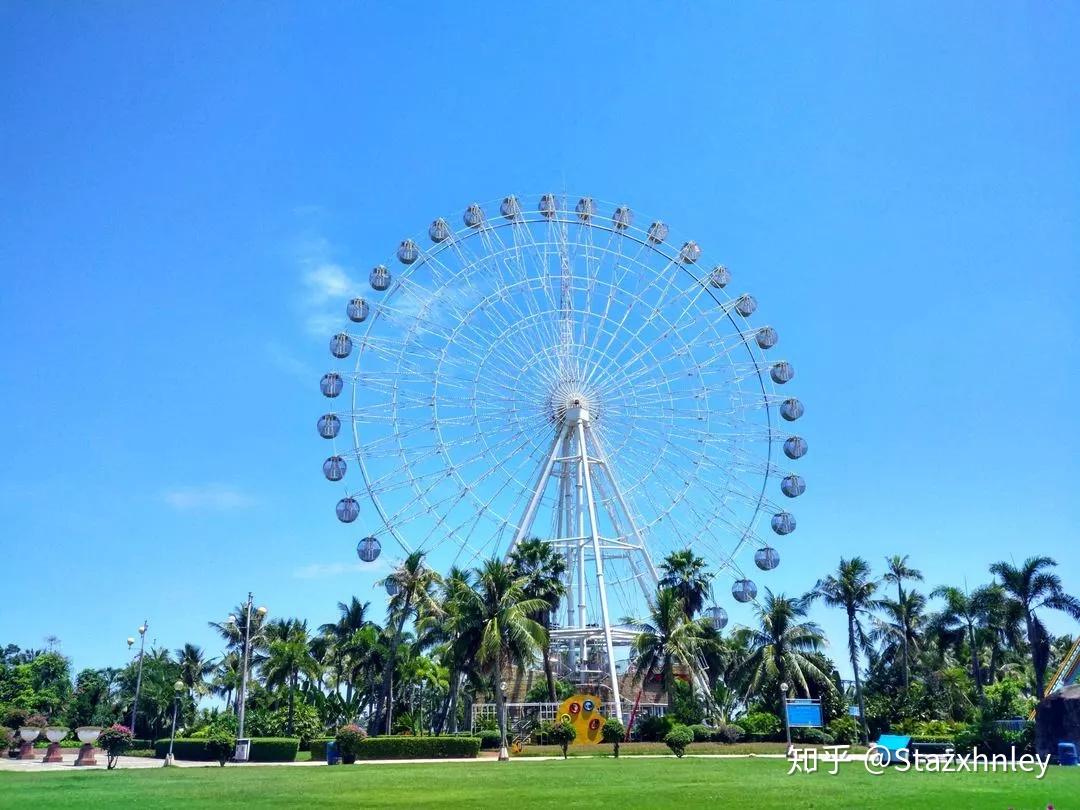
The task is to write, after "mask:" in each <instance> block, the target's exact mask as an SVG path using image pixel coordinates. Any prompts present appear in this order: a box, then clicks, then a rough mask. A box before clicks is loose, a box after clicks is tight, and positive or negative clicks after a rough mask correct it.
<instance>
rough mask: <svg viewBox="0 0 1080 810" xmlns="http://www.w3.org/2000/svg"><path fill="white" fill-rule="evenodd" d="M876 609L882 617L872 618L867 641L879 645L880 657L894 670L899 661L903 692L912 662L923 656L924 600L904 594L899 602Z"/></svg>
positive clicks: (911, 593)
mask: <svg viewBox="0 0 1080 810" xmlns="http://www.w3.org/2000/svg"><path fill="white" fill-rule="evenodd" d="M878 609H879V610H880V611H881V612H882V613H883V614H884V616H882V617H875V618H874V620H873V627H872V628H871V630H870V633H869V639H870V641H872V642H873V643H875V644H880V645H881V650H880V655H881V659H882V660H883V661H884V662H886V663H887V664H889V665H890V666H895V665H896V662H897V660H898V659H899V660H900V662H901V664H902V666H903V670H904V671H903V679H904V688H905V689H906V688H907V686H908V684H909V666H910V661H911V658H912V657H914V658H916V659H917V658H918V656H919V655H920V654H921V653H922V648H923V636H924V634H925V632H926V623H927V617H926V597H925V596H923V595H922V594H921V593H919V592H918V591H914V590H913V591H904V592H903V597H902V599H900V600H894V599H883V600H881V602H880V603H879V605H878Z"/></svg>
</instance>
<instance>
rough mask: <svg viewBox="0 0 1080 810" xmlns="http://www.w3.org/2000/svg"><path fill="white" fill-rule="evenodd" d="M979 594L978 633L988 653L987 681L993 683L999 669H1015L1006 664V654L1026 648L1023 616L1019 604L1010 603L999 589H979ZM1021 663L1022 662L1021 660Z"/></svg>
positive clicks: (1017, 652) (990, 586) (1014, 660)
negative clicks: (1022, 626) (980, 605)
mask: <svg viewBox="0 0 1080 810" xmlns="http://www.w3.org/2000/svg"><path fill="white" fill-rule="evenodd" d="M979 590H980V591H981V593H982V599H981V602H982V610H981V611H980V613H979V630H980V633H979V635H980V637H981V638H982V639H983V643H985V644H986V646H987V647H989V649H990V661H989V663H988V664H987V666H986V670H987V681H988V682H989V683H993V682H994V681H995V680H997V678H998V676H999V675H1000V674H1001V671H1002V668H1003V667H1006V668H1014V667H1015V665H1016V663H1017V660H1016V659H1015V658H1014V659H1013V660H1012V661H1006V660H1005V658H1006V656H1007V654H1008V653H1009V651H1010V650H1011V651H1014V652H1015V653H1016V654H1020V651H1021V650H1023V648H1024V646H1025V643H1026V642H1025V641H1024V632H1023V630H1022V629H1021V625H1022V624H1023V620H1024V616H1023V609H1022V607H1021V605H1020V603H1018V602H1016V601H1015V600H1013V599H1010V598H1009V596H1008V594H1006V593H1005V589H1004V588H1002V587H1001V585H999V584H997V583H994V584H992V585H987V586H984V587H983V588H980V589H979ZM1020 660H1022V658H1021V659H1020Z"/></svg>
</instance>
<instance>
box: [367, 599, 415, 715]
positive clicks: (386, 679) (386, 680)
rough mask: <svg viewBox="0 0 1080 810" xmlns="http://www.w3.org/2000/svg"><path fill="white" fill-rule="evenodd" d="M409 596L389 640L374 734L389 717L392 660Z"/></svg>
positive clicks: (402, 631) (402, 625)
mask: <svg viewBox="0 0 1080 810" xmlns="http://www.w3.org/2000/svg"><path fill="white" fill-rule="evenodd" d="M409 599H410V597H409V596H406V597H405V605H404V606H403V607H402V610H401V618H400V619H398V625H397V631H396V632H395V633H394V635H393V636H392V637H391V638H390V651H389V653H388V654H387V656H386V663H385V664H384V665H383V677H382V689H381V690H380V691H379V700H378V702H377V703H376V704H375V726H374V728H373V731H374V733H375V734H378V733H380V732H379V729H380V728H381V727H384V726H386V725H387V722H386V721H387V720H389V716H390V706H389V701H391V700H393V695H391V693H390V686H391V680H390V679H391V676H392V675H393V672H394V659H395V658H397V648H398V643H399V642H400V640H401V634H402V633H404V632H405V619H406V618H408V615H409ZM384 709H385V715H386V716H385V719H384ZM382 733H385V734H389V733H390V729H389V728H385V729H384V731H383V732H382Z"/></svg>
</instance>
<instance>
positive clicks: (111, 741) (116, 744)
mask: <svg viewBox="0 0 1080 810" xmlns="http://www.w3.org/2000/svg"><path fill="white" fill-rule="evenodd" d="M133 739H134V735H133V734H132V733H131V729H130V728H128V727H127V726H122V725H120V724H119V723H114V724H113V725H111V726H109V727H108V728H107V729H105V730H104V731H103V732H101V734H100V735H99V736H98V738H97V744H98V748H100V749H101V750H102V751H104V752H105V757H106V768H108V770H110V771H111V770H112V769H113V768H115V767H116V760H117V758H118V757H119V756H120V755H121V754H122V753H124V752H125V751H126V750H127V749H129V748H130V747H131V741H132V740H133Z"/></svg>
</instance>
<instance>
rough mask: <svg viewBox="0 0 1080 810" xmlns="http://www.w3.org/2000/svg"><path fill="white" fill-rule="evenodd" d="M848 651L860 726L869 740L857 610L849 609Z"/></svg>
mask: <svg viewBox="0 0 1080 810" xmlns="http://www.w3.org/2000/svg"><path fill="white" fill-rule="evenodd" d="M848 653H849V655H850V656H851V671H852V673H853V674H854V675H855V701H856V703H858V704H859V727H860V729H861V730H862V737H863V742H864V743H865V742H869V740H870V729H869V728H867V726H866V707H865V706H864V704H863V694H862V678H861V677H859V655H858V651H857V650H856V647H855V612H854V611H853V610H848Z"/></svg>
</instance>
